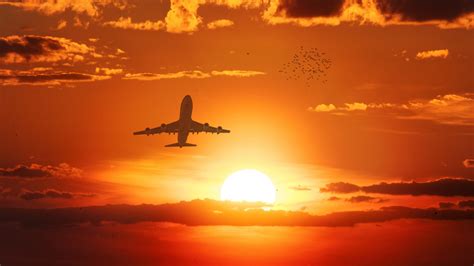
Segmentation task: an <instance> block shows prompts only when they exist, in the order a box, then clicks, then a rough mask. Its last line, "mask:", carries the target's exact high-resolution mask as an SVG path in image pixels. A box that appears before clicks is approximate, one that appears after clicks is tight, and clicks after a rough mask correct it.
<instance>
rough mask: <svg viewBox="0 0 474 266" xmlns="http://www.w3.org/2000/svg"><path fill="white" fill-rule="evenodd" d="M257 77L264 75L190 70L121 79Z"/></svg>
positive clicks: (258, 72) (258, 73)
mask: <svg viewBox="0 0 474 266" xmlns="http://www.w3.org/2000/svg"><path fill="white" fill-rule="evenodd" d="M258 75H265V73H264V72H260V71H251V70H220V71H211V72H210V73H209V72H203V71H201V70H190V71H180V72H173V73H135V74H133V73H127V74H125V76H124V77H123V79H128V80H145V81H149V80H161V79H178V78H191V79H204V78H211V77H213V76H214V77H215V76H227V77H242V78H246V77H253V76H258Z"/></svg>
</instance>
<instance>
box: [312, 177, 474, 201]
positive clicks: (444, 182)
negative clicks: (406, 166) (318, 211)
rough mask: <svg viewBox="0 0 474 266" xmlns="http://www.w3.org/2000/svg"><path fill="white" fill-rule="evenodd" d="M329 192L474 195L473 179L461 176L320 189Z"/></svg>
mask: <svg viewBox="0 0 474 266" xmlns="http://www.w3.org/2000/svg"><path fill="white" fill-rule="evenodd" d="M320 191H321V192H331V193H354V192H359V191H361V192H365V193H378V194H387V195H412V196H421V195H433V196H445V197H454V196H463V197H472V196H474V180H471V179H463V178H441V179H437V180H432V181H426V182H410V183H405V182H399V183H385V182H383V183H379V184H374V185H368V186H357V185H354V184H350V183H343V182H339V183H330V184H327V185H326V187H323V188H321V189H320Z"/></svg>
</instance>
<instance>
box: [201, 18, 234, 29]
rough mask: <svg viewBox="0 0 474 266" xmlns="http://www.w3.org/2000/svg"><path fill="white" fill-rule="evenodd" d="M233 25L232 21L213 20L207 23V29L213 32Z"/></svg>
mask: <svg viewBox="0 0 474 266" xmlns="http://www.w3.org/2000/svg"><path fill="white" fill-rule="evenodd" d="M233 25H234V22H233V21H232V20H228V19H219V20H214V21H211V22H209V23H207V28H208V29H210V30H215V29H218V28H225V27H231V26H233Z"/></svg>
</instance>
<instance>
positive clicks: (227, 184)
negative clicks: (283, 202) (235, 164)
mask: <svg viewBox="0 0 474 266" xmlns="http://www.w3.org/2000/svg"><path fill="white" fill-rule="evenodd" d="M221 200H230V201H247V202H264V203H270V204H273V203H274V202H275V200H276V189H275V186H274V185H273V183H272V181H271V180H270V178H269V177H268V176H267V175H265V174H264V173H262V172H259V171H257V170H253V169H244V170H240V171H237V172H234V173H232V174H231V175H230V176H229V177H227V179H226V180H225V181H224V184H223V185H222V187H221Z"/></svg>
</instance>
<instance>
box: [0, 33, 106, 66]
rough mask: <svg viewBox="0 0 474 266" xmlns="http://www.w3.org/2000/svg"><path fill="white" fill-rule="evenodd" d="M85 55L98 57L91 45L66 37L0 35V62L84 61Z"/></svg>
mask: <svg viewBox="0 0 474 266" xmlns="http://www.w3.org/2000/svg"><path fill="white" fill-rule="evenodd" d="M85 56H92V57H100V56H101V55H99V54H97V53H96V52H95V50H94V48H93V47H89V46H87V45H85V44H80V43H77V42H74V41H71V40H69V39H66V38H60V37H51V36H36V35H25V36H18V35H12V36H7V37H0V62H2V63H23V62H28V63H35V62H57V61H69V62H78V61H84V59H85Z"/></svg>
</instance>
